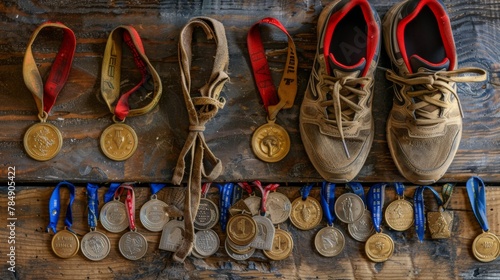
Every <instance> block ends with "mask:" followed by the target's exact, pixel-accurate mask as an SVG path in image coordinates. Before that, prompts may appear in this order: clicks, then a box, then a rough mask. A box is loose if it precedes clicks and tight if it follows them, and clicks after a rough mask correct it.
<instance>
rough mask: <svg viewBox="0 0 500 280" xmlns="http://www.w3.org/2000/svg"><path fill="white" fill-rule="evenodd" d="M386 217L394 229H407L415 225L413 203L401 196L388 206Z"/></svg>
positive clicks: (386, 220) (388, 223)
mask: <svg viewBox="0 0 500 280" xmlns="http://www.w3.org/2000/svg"><path fill="white" fill-rule="evenodd" d="M384 217H385V222H386V223H387V225H388V226H390V227H391V228H392V229H393V230H397V231H405V230H407V229H409V228H410V227H411V226H412V225H413V205H412V204H411V203H410V202H408V201H407V200H405V199H404V198H399V199H397V200H395V201H393V202H391V203H390V204H389V205H388V206H387V208H386V209H385V215H384Z"/></svg>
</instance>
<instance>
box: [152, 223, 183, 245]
mask: <svg viewBox="0 0 500 280" xmlns="http://www.w3.org/2000/svg"><path fill="white" fill-rule="evenodd" d="M183 240H184V222H183V221H178V220H170V221H168V223H166V224H165V226H164V227H163V232H162V233H161V239H160V245H159V246H158V248H159V249H161V250H166V251H170V252H175V251H177V249H178V248H179V246H181V244H182V241H183Z"/></svg>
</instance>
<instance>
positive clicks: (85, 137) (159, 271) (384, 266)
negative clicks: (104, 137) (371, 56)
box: [0, 0, 500, 279]
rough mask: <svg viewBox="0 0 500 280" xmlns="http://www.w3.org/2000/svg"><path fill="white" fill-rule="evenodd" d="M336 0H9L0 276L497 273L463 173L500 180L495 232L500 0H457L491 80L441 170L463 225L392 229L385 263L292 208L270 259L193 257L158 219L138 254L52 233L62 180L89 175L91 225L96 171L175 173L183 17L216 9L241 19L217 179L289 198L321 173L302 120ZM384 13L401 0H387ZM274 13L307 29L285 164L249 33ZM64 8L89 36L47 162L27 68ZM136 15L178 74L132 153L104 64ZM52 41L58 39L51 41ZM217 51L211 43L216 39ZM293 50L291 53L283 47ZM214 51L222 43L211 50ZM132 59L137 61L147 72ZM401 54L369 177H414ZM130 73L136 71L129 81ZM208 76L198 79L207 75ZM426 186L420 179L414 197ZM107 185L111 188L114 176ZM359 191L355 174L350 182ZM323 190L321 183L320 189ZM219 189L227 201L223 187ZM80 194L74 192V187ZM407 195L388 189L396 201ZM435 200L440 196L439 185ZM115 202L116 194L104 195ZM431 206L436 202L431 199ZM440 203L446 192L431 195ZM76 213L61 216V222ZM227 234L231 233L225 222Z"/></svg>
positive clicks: (474, 62) (201, 60) (217, 14)
mask: <svg viewBox="0 0 500 280" xmlns="http://www.w3.org/2000/svg"><path fill="white" fill-rule="evenodd" d="M327 2H328V1H320V0H310V1H298V0H293V1H283V0H266V1H243V0H231V1H229V0H203V1H202V0H193V1H179V0H177V1H173V0H165V1H158V0H146V1H103V0H86V1H72V0H59V1H41V0H5V1H3V2H2V3H0V17H1V24H0V86H1V89H0V156H1V158H2V160H0V178H4V179H3V181H4V182H6V181H7V179H6V178H7V175H8V168H9V167H15V169H16V177H15V182H16V183H18V184H20V186H18V187H17V188H16V190H15V192H16V196H15V203H16V205H15V206H16V217H17V218H18V219H17V221H16V228H15V232H14V234H15V238H16V239H15V240H16V243H15V253H16V272H15V273H12V272H10V271H8V270H7V268H8V267H9V264H8V263H7V261H8V256H6V254H8V253H9V252H10V249H11V248H10V246H11V245H12V244H8V239H7V237H8V236H11V235H12V233H11V232H10V229H9V228H8V227H6V226H4V227H1V228H0V233H1V234H0V235H1V236H2V240H0V255H1V256H0V261H1V263H2V265H1V270H0V279H111V278H116V279H201V278H209V277H210V278H216V279H249V278H257V279H270V278H282V279H370V278H371V279H431V278H435V279H449V278H459V279H498V278H500V269H499V265H498V260H497V261H494V262H492V263H480V262H478V261H476V260H475V259H474V257H473V255H472V250H471V244H472V240H473V239H474V238H475V236H477V235H478V234H479V233H480V232H481V229H480V227H479V225H478V224H477V222H476V220H475V218H474V216H473V214H472V210H471V207H470V204H469V202H468V198H467V195H466V191H465V188H464V182H465V181H466V180H467V179H468V178H469V177H470V176H472V175H477V176H480V177H482V178H483V179H484V180H485V181H486V182H487V183H488V192H487V195H488V207H487V214H488V218H489V221H490V228H491V231H492V232H496V233H498V232H500V222H499V216H498V214H497V213H498V211H500V204H499V203H498V200H497V199H496V198H500V192H499V191H498V189H497V188H495V187H494V186H498V183H499V182H500V140H499V139H500V137H499V136H500V121H498V117H500V99H499V89H500V78H499V73H500V58H499V54H500V50H499V47H500V45H499V44H498V38H499V35H500V30H499V26H500V25H499V23H500V22H499V21H500V3H499V2H498V1H497V0H482V1H478V0H474V1H465V0H458V1H450V0H446V1H444V2H445V4H446V6H447V8H448V12H449V14H450V18H451V22H452V27H453V31H454V35H455V41H456V47H457V53H458V59H459V60H458V63H459V67H467V66H473V67H481V68H484V69H485V70H486V71H487V72H488V79H487V81H485V82H481V83H470V84H459V85H458V89H459V96H460V101H461V104H462V107H463V109H464V113H465V116H464V119H463V136H462V142H461V144H460V147H459V150H458V152H457V155H456V156H455V160H454V161H453V163H452V165H451V166H450V168H449V170H448V172H447V173H446V175H445V176H444V177H443V178H442V180H441V183H442V182H458V185H459V187H458V188H457V190H456V193H455V195H454V196H453V200H452V204H451V209H452V210H454V211H455V215H456V217H455V222H454V225H453V235H452V237H451V238H450V239H446V240H437V241H436V240H430V239H429V236H426V239H425V241H424V242H423V243H419V242H418V241H417V238H416V236H415V231H414V229H411V230H409V231H407V232H405V233H398V232H394V231H391V230H389V229H388V228H387V227H386V226H385V225H384V227H385V230H386V232H387V233H388V234H389V235H391V236H392V237H393V239H394V240H395V243H396V248H395V254H394V256H393V257H392V258H391V260H389V261H387V262H385V263H381V264H375V263H373V262H371V261H369V260H368V259H367V257H366V256H365V254H364V244H362V243H359V242H356V241H354V240H353V239H352V238H351V237H349V236H348V233H347V227H346V226H345V224H341V223H338V224H336V226H338V227H340V228H341V230H342V231H343V232H344V234H345V235H346V240H347V241H346V247H345V249H344V251H343V253H342V254H341V255H339V256H337V257H334V258H324V257H321V256H320V255H319V254H318V253H316V252H315V250H314V249H313V247H312V242H313V241H312V240H313V237H314V234H315V233H316V232H317V231H318V230H319V229H320V228H321V227H320V226H318V227H317V228H315V229H314V230H311V231H306V232H303V231H300V230H298V229H296V228H294V227H293V225H292V224H291V223H290V222H289V221H287V222H285V223H284V224H283V225H282V227H283V228H285V229H286V230H288V231H289V232H291V234H292V236H293V238H294V241H295V248H294V251H293V253H292V256H290V257H289V258H288V259H286V260H284V261H277V262H276V261H269V260H268V259H267V258H266V257H265V256H264V255H263V254H262V252H257V254H256V255H254V256H253V257H252V258H251V259H250V260H248V261H234V260H231V259H230V258H229V257H228V256H227V254H226V253H225V251H224V248H223V247H222V246H221V248H220V249H219V251H218V252H217V253H216V254H215V256H213V257H210V258H208V259H204V260H199V259H196V258H192V257H189V258H188V259H187V260H186V262H184V263H182V264H179V263H175V262H173V261H172V259H171V254H170V253H168V252H164V251H160V250H158V248H157V247H158V242H159V234H156V233H148V232H147V231H146V230H145V229H144V228H143V227H142V226H139V230H140V231H141V232H142V233H144V234H145V235H146V237H147V239H148V243H149V250H148V254H147V255H146V257H145V258H143V259H141V260H139V261H136V262H132V261H128V260H126V259H124V258H123V257H122V256H121V255H120V253H119V251H118V248H117V242H118V239H119V237H120V236H121V234H111V233H108V236H109V237H110V239H111V243H112V246H113V248H112V250H111V253H110V255H109V256H108V258H107V259H105V260H103V261H101V262H92V261H89V260H87V259H86V258H85V257H84V256H83V255H82V254H81V253H79V254H78V255H77V256H75V257H74V258H72V259H67V260H63V259H59V258H57V257H56V256H55V255H54V254H53V253H52V252H51V250H50V239H51V235H50V234H48V233H45V232H44V230H45V227H46V225H47V223H48V213H46V212H47V205H48V198H49V197H50V193H51V191H52V189H53V186H55V183H56V182H59V181H61V180H68V181H70V182H73V183H76V184H77V186H78V187H77V197H76V202H75V209H74V215H75V217H74V219H75V226H74V228H75V231H76V232H77V233H78V234H81V235H83V234H85V233H86V232H87V231H88V227H87V225H86V209H85V207H86V206H85V205H86V204H85V188H84V186H85V183H86V182H99V183H106V182H111V181H138V182H146V183H147V182H167V183H168V182H170V179H171V176H172V171H173V168H174V167H175V163H176V160H177V157H178V154H179V152H180V150H181V148H182V146H183V144H184V140H185V138H186V135H187V126H188V123H187V112H186V109H185V106H184V101H183V97H182V94H181V90H180V76H179V65H178V61H177V47H178V46H177V44H178V36H179V31H180V30H181V28H182V27H183V26H184V25H185V24H186V22H187V21H188V20H189V18H191V17H193V16H200V15H203V16H210V17H213V18H215V19H217V20H219V21H221V22H222V23H223V24H224V25H225V28H226V35H227V39H228V45H229V55H230V63H229V75H230V78H231V80H230V82H229V83H227V84H226V86H225V87H224V89H223V92H222V96H223V97H224V98H225V99H226V100H227V104H226V106H225V108H224V109H222V110H220V111H219V114H218V115H217V116H216V117H215V118H214V119H213V120H212V121H211V122H209V123H208V125H207V129H206V131H205V137H206V139H207V143H208V145H209V147H210V148H211V149H212V151H213V152H214V153H215V154H216V155H217V156H218V157H219V158H220V159H221V160H222V162H223V166H224V171H223V173H222V175H221V176H220V177H219V178H218V179H217V181H218V182H236V181H252V180H255V179H259V180H262V181H264V182H280V183H281V184H282V186H284V187H281V188H280V189H279V191H280V192H283V193H285V194H286V195H287V196H288V197H289V198H290V199H294V198H296V197H298V187H300V186H301V185H302V183H303V182H315V181H321V177H320V176H319V174H318V173H317V172H316V171H315V170H314V168H313V166H312V165H311V163H310V162H309V159H308V157H307V155H306V154H305V151H304V149H303V146H302V142H301V139H300V135H299V129H298V115H299V107H300V104H301V102H302V99H303V95H304V91H305V88H306V85H307V81H308V79H309V74H310V69H311V67H312V62H313V59H314V54H315V49H316V40H317V38H316V36H315V34H316V22H317V18H318V15H319V13H320V11H321V9H322V6H324V5H325V4H326V3H327ZM370 2H371V4H372V5H373V6H374V7H375V8H376V10H377V11H378V12H379V14H380V16H381V17H382V16H383V15H384V14H385V13H386V12H387V10H388V9H389V8H390V7H391V6H392V5H393V4H394V3H396V2H397V1H394V0H391V1H380V0H372V1H370ZM265 16H272V17H275V18H277V19H279V20H280V21H281V22H282V23H283V24H284V25H285V26H286V27H287V29H288V31H289V32H290V34H291V35H292V37H293V38H294V41H295V44H296V46H297V54H298V59H299V72H298V75H299V76H298V78H299V91H298V94H297V97H296V100H295V105H294V107H293V108H292V109H289V110H286V111H283V112H280V114H279V116H278V123H280V124H282V125H283V126H284V127H286V129H287V131H288V132H289V134H290V137H291V142H292V148H291V151H290V154H289V155H288V156H287V157H286V158H285V159H284V160H282V161H281V162H279V163H264V162H262V161H260V160H258V159H257V158H256V157H255V156H254V154H253V152H252V150H251V147H250V139H251V135H252V133H253V131H254V130H255V129H256V128H258V127H259V126H260V125H261V124H264V123H265V121H266V113H265V111H264V109H263V107H262V104H261V102H260V97H259V94H258V92H257V90H256V87H255V83H254V81H253V78H252V74H251V70H250V65H249V60H248V55H247V47H246V34H247V32H248V28H249V27H250V26H251V25H252V24H253V23H254V22H256V21H257V20H259V19H261V18H262V17H265ZM47 20H52V21H60V22H62V23H64V24H66V25H67V26H68V27H70V28H71V29H72V30H73V31H74V32H75V34H76V37H77V48H76V54H75V59H74V63H73V67H72V69H71V73H70V76H69V79H68V82H67V84H66V86H65V87H64V89H63V90H62V92H61V94H60V96H59V98H58V99H57V102H56V105H55V106H54V108H53V110H52V112H51V114H50V116H49V122H50V123H52V124H54V125H55V126H56V127H58V128H59V129H60V131H61V132H62V135H63V138H64V144H63V148H62V150H61V152H60V153H59V155H58V156H56V157H55V158H54V159H52V160H49V161H46V162H38V161H35V160H33V159H31V158H29V157H28V155H27V154H26V153H25V152H24V149H23V144H22V138H23V135H24V133H25V131H26V130H27V129H28V127H29V126H31V125H32V124H34V123H35V122H36V121H37V117H36V114H37V109H36V106H35V102H34V100H33V97H32V95H31V93H30V92H29V91H28V89H27V88H26V86H25V85H24V82H23V78H22V61H23V57H24V52H25V50H26V45H27V43H28V40H29V38H30V36H31V34H32V32H33V31H34V30H35V28H36V27H37V26H38V25H40V24H41V23H43V22H45V21H47ZM122 24H129V25H132V26H134V27H135V28H136V29H137V31H138V32H139V34H140V35H141V37H142V39H143V43H144V47H145V50H146V53H147V55H148V57H149V59H150V61H151V62H152V64H153V66H154V67H155V68H156V70H157V71H158V73H159V75H160V77H161V79H162V83H163V88H164V90H163V96H162V98H161V100H160V102H159V105H158V106H157V107H156V108H155V109H154V110H152V111H151V112H150V113H148V114H147V115H144V116H139V117H131V118H129V119H127V124H129V125H130V126H132V127H134V129H135V130H136V132H137V134H138V137H139V141H140V145H139V147H138V149H137V151H136V153H135V154H134V155H133V156H132V157H131V158H130V159H129V160H127V161H124V162H114V161H111V160H109V159H107V158H106V157H105V156H104V155H103V154H102V152H101V150H100V148H99V136H100V134H101V132H102V131H103V130H104V129H105V128H106V127H107V126H108V125H110V124H111V123H112V120H111V113H110V112H109V111H108V108H107V106H106V104H105V103H104V101H103V100H102V98H101V97H100V68H101V63H102V57H103V52H104V47H105V44H106V39H107V37H108V35H109V33H110V32H111V30H113V29H114V28H115V27H117V26H119V25H122ZM262 31H263V38H264V41H265V46H266V47H267V49H268V50H269V52H270V53H271V54H272V53H279V50H282V49H284V48H285V47H286V38H285V37H284V36H283V35H281V34H279V33H278V32H277V31H276V30H275V29H270V28H263V29H262ZM44 43H46V44H44ZM54 49H55V47H54V42H53V40H47V39H44V38H40V40H37V42H36V45H35V57H36V58H37V63H38V64H39V66H40V67H41V68H44V67H46V66H49V65H50V62H51V60H52V58H53V57H54ZM207 50H208V51H207ZM210 50H211V49H210V44H207V43H206V40H205V39H204V38H203V36H202V34H201V33H197V34H196V40H195V43H194V52H193V54H194V57H193V59H194V60H193V65H194V66H195V67H193V71H192V73H193V77H195V78H194V81H193V83H194V85H195V86H200V85H202V84H203V82H204V81H205V80H206V79H207V78H208V75H207V73H208V72H209V71H210V70H211V69H210V67H211V64H210V63H207V58H210ZM273 50H278V52H273ZM207 54H208V55H207ZM269 59H270V65H271V71H272V73H273V78H275V79H279V77H280V76H281V69H282V68H283V65H284V57H283V56H282V55H276V56H274V55H271V56H270V57H269ZM126 62H127V63H128V65H131V67H130V68H124V71H128V72H129V73H132V74H133V73H134V69H133V64H132V63H131V60H130V58H128V60H126ZM389 67H390V63H389V60H388V57H387V55H386V54H385V52H384V51H382V57H381V59H380V62H379V67H378V70H377V72H376V75H375V78H376V83H375V90H374V105H373V113H374V116H375V130H376V131H375V139H374V142H373V146H372V149H371V151H370V155H369V157H368V160H367V162H366V163H365V166H364V167H363V169H362V170H361V172H360V174H359V175H358V177H357V178H356V179H355V180H356V181H360V182H366V183H367V184H365V187H369V186H370V184H369V183H373V182H397V181H404V178H403V177H402V176H401V175H400V174H399V173H398V171H397V169H396V167H395V165H394V163H393V160H392V158H391V156H390V153H389V150H388V148H387V143H386V140H385V125H386V119H387V116H388V112H389V110H390V108H391V106H392V95H391V94H390V92H391V91H392V90H391V89H390V87H391V84H390V82H388V81H387V80H386V79H385V69H387V68H389ZM127 82H130V81H125V83H127ZM195 88H196V87H195ZM414 189H415V187H414V186H411V185H409V186H408V188H407V193H406V195H407V196H413V191H414ZM100 192H101V194H102V192H104V189H101V191H100ZM163 192H164V193H163V195H162V198H163V199H164V200H166V201H169V199H172V197H178V196H179V194H182V193H183V192H184V188H180V187H169V188H168V189H167V190H165V191H163ZM342 192H345V189H344V187H343V186H340V187H339V188H338V189H337V193H338V194H340V193H342ZM7 194H8V192H7V188H6V187H0V211H1V213H0V220H1V221H2V222H4V223H6V222H8V221H7V210H6V206H7V205H8V198H7ZM136 195H137V209H136V212H137V213H138V211H139V207H140V206H141V205H142V204H143V203H144V202H145V201H146V200H147V199H148V197H149V189H148V188H147V186H146V185H139V187H138V188H137V189H136ZM313 196H316V197H317V198H318V197H319V192H318V190H314V191H313ZM209 197H210V198H211V199H213V200H214V201H218V199H219V197H218V193H217V192H216V191H215V189H212V190H211V192H210V194H209ZM66 198H67V197H66ZM393 199H395V197H394V193H393V191H392V190H388V191H387V198H386V204H387V203H389V202H390V201H392V200H393ZM429 200H430V198H429ZM100 203H101V205H102V196H101V198H100ZM426 205H427V204H426ZM429 209H432V207H431V206H428V207H427V210H429ZM60 227H62V225H60ZM217 230H218V232H219V233H220V237H221V240H224V239H223V238H224V237H225V236H224V234H223V233H221V232H220V228H218V229H217Z"/></svg>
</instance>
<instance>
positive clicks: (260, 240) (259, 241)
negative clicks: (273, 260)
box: [250, 215, 275, 250]
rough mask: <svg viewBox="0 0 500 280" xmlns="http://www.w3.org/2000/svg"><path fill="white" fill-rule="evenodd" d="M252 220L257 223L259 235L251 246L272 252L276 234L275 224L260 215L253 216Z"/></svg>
mask: <svg viewBox="0 0 500 280" xmlns="http://www.w3.org/2000/svg"><path fill="white" fill-rule="evenodd" d="M252 219H254V221H255V222H256V223H257V235H256V236H255V239H254V240H253V241H252V243H250V246H251V247H253V248H256V249H261V250H271V249H272V248H273V239H274V233H275V228H274V225H273V223H272V222H271V220H269V219H268V218H266V217H263V216H260V215H257V216H253V217H252Z"/></svg>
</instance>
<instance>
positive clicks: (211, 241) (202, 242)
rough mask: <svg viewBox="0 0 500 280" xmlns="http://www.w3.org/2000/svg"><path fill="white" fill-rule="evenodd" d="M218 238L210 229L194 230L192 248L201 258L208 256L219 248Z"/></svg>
mask: <svg viewBox="0 0 500 280" xmlns="http://www.w3.org/2000/svg"><path fill="white" fill-rule="evenodd" d="M219 246H220V240H219V236H218V235H217V233H216V232H215V231H213V230H211V229H207V230H200V231H198V232H196V236H195V239H194V247H193V250H194V251H195V252H196V253H198V255H200V256H201V257H203V258H206V257H210V256H211V255H213V254H215V252H217V250H219Z"/></svg>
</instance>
